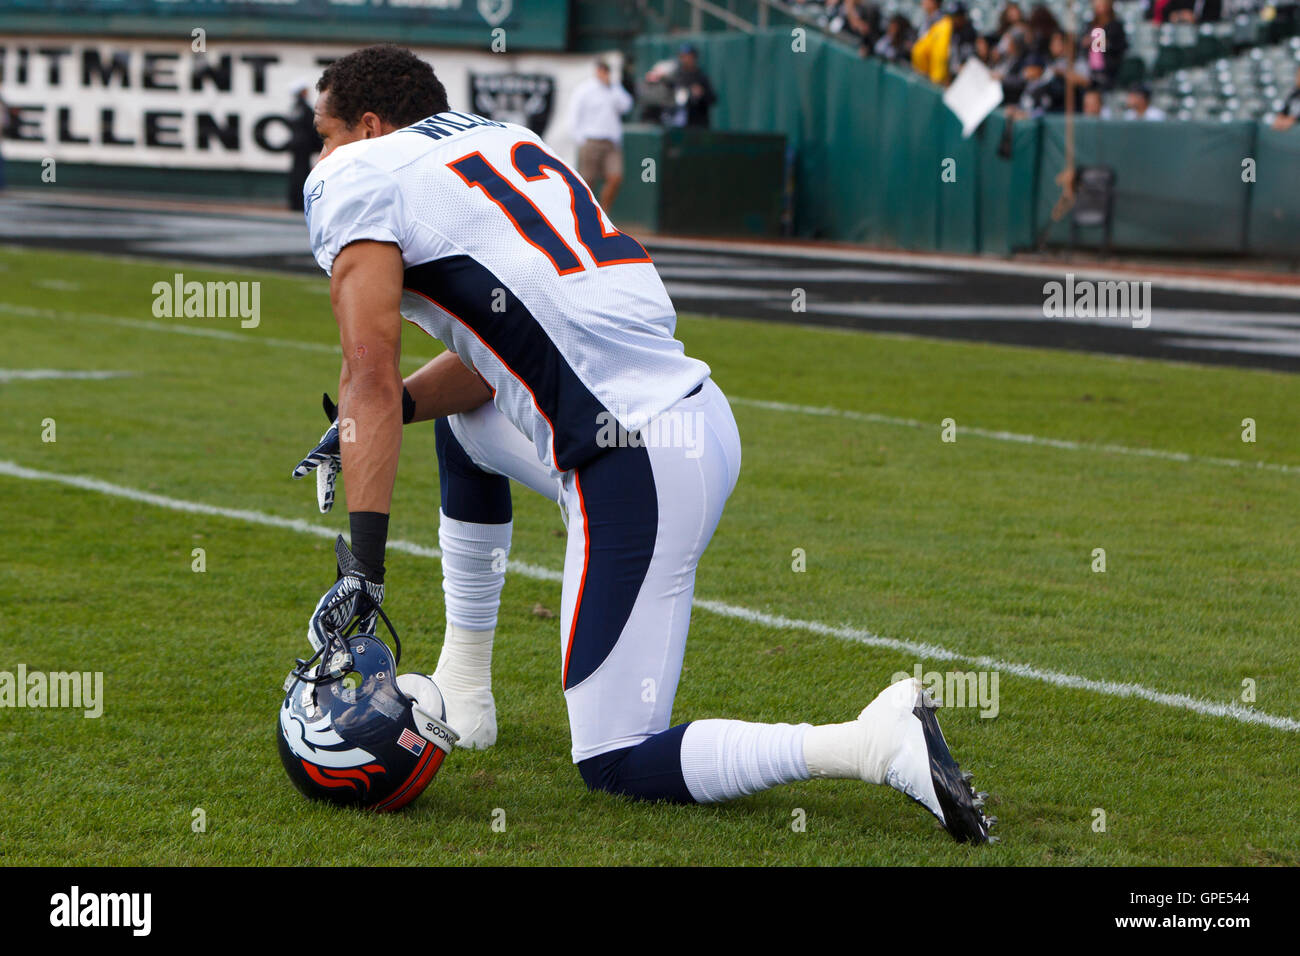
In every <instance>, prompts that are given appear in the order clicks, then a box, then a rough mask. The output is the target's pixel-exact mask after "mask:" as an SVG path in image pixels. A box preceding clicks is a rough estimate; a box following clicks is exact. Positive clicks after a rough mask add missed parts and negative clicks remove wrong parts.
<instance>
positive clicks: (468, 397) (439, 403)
mask: <svg viewBox="0 0 1300 956" xmlns="http://www.w3.org/2000/svg"><path fill="white" fill-rule="evenodd" d="M404 384H405V385H406V390H407V392H408V393H410V396H411V398H412V400H413V401H414V402H415V415H414V417H413V418H412V419H411V421H412V422H427V421H429V420H430V419H434V418H446V417H447V416H448V415H456V414H459V413H460V412H469V411H473V410H474V409H476V408H478V407H479V406H480V405H482V404H483V403H484V402H486V401H489V400H491V398H492V390H491V389H490V388H488V387H487V384H486V383H485V382H484V381H483V379H481V378H479V375H478V373H477V372H475V371H474V370H473V369H471V368H469V367H468V366H466V365H465V363H464V362H462V361H461V360H460V357H459V356H458V355H457V354H456V353H455V352H452V351H446V352H443V353H442V354H441V355H439V356H438V357H437V358H435V359H433V360H432V361H431V362H428V363H426V364H425V365H424V366H422V367H421V368H420V369H419V370H418V371H416V372H413V373H412V374H411V375H410V376H408V377H407V379H406V382H405V383H404Z"/></svg>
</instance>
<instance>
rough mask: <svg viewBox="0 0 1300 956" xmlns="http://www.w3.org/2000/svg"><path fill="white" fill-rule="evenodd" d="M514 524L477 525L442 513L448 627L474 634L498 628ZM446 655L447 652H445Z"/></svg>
mask: <svg viewBox="0 0 1300 956" xmlns="http://www.w3.org/2000/svg"><path fill="white" fill-rule="evenodd" d="M513 526H514V525H513V522H509V521H508V522H506V523H505V524H474V523H471V522H468V521H458V520H457V519H455V518H448V517H447V516H446V515H445V514H443V513H442V511H441V510H440V511H439V512H438V546H439V547H440V548H441V549H442V593H443V595H444V596H445V599H446V605H447V623H448V625H452V624H454V625H456V626H457V627H461V628H465V629H467V630H470V631H488V632H491V631H493V630H495V629H496V626H497V610H498V609H499V608H500V607H501V588H502V586H503V585H504V584H505V583H506V558H508V557H509V555H510V533H511V530H512V529H513ZM444 651H445V649H444Z"/></svg>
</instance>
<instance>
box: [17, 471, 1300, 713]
mask: <svg viewBox="0 0 1300 956" xmlns="http://www.w3.org/2000/svg"><path fill="white" fill-rule="evenodd" d="M0 475H4V476H8V477H10V478H20V479H23V480H26V481H43V482H53V483H56V484H61V485H66V486H69V487H73V488H79V489H81V490H83V491H93V492H96V493H98V494H103V495H110V496H112V497H115V498H125V499H127V500H130V501H137V502H140V503H142V504H147V505H152V506H154V507H158V508H166V509H168V510H170V511H181V512H185V513H188V514H200V515H208V516H210V517H214V518H226V519H229V520H233V521H243V522H246V523H248V524H256V525H262V526H265V527H270V528H280V529H283V530H287V531H296V532H299V533H301V534H310V535H315V536H316V537H320V538H333V537H334V536H335V535H336V534H338V531H337V530H336V529H335V528H330V527H325V526H323V525H319V524H315V523H313V522H310V521H304V520H302V519H300V518H281V517H279V516H277V515H270V514H266V513H265V512H261V511H252V510H247V509H239V508H222V507H218V506H216V505H208V504H203V503H201V502H197V501H185V500H182V499H180V498H171V497H168V496H166V495H157V494H153V493H151V492H147V491H139V490H137V489H135V488H128V487H125V486H123V485H115V484H112V483H111V482H107V481H102V480H100V479H98V478H91V477H88V476H84V475H69V474H63V473H59V472H51V471H39V470H37V469H34V468H25V467H23V466H22V465H19V464H16V463H15V462H12V461H3V460H0ZM388 547H389V548H391V549H392V550H394V551H400V552H403V553H405V554H410V555H414V556H416V557H422V558H438V557H440V552H439V551H438V549H437V548H430V547H426V546H425V545H420V544H416V543H414V542H411V541H403V540H400V539H399V540H394V541H390V542H389V543H388ZM510 570H511V571H513V572H515V573H516V574H521V575H523V576H524V577H527V578H533V579H535V580H540V581H550V582H556V583H558V582H559V581H560V580H561V575H560V572H559V571H555V570H552V569H550V568H545V567H540V566H538V565H533V564H528V563H526V562H522V561H516V560H511V562H510ZM695 607H697V608H699V609H700V610H702V611H708V612H709V613H711V614H716V615H718V616H719V617H726V618H732V619H734V620H741V621H746V622H749V623H751V624H757V625H760V626H763V627H770V628H774V629H777V630H792V631H803V632H804V633H807V634H816V635H818V636H822V637H834V638H838V639H839V640H843V641H851V642H853V643H857V644H865V645H867V646H869V647H880V648H887V649H890V650H895V651H901V652H903V653H905V654H908V655H910V656H915V657H923V658H929V659H932V660H943V661H952V662H955V663H961V664H967V665H972V666H974V667H977V668H980V669H982V670H996V671H998V672H1000V673H1005V674H1012V675H1015V676H1017V677H1024V678H1027V679H1029V680H1035V681H1040V682H1042V683H1045V684H1051V685H1053V686H1056V687H1064V688H1068V689H1071V690H1082V691H1087V692H1089V693H1093V694H1099V695H1102V696H1105V697H1121V698H1123V697H1135V698H1138V699H1140V700H1145V701H1149V702H1150V703H1153V704H1160V705H1162V706H1164V707H1172V708H1175V709H1178V710H1185V711H1189V712H1191V713H1195V714H1201V715H1204V716H1207V717H1227V718H1230V719H1232V720H1236V721H1240V722H1241V723H1244V724H1258V725H1261V726H1264V727H1271V728H1273V729H1275V730H1287V731H1292V732H1296V731H1300V720H1296V719H1294V718H1292V717H1283V716H1279V715H1275V714H1268V713H1265V712H1263V711H1258V710H1252V709H1249V708H1246V707H1242V706H1241V705H1240V704H1236V703H1230V704H1221V703H1216V702H1214V701H1208V700H1202V699H1201V698H1198V697H1192V696H1190V695H1187V694H1174V693H1166V692H1164V691H1158V690H1153V689H1151V688H1149V687H1144V686H1142V685H1141V684H1127V683H1118V682H1116V681H1107V680H1095V679H1093V678H1090V677H1081V676H1078V675H1076V674H1066V673H1063V672H1060V671H1053V670H1046V669H1044V668H1040V667H1034V666H1033V665H1030V664H1018V663H1015V662H1012V661H1003V660H998V659H996V658H992V657H985V656H973V655H968V654H962V653H960V652H959V651H954V650H950V649H948V648H946V647H940V646H937V645H934V644H923V643H918V642H914V641H903V640H898V639H896V638H891V637H881V636H880V635H877V634H873V633H871V632H870V631H866V630H863V629H860V628H854V627H847V626H836V625H832V624H825V623H822V622H820V621H806V620H801V619H798V618H788V617H782V616H779V615H774V614H766V613H764V612H762V611H754V610H751V609H750V608H745V607H740V606H738V605H735V604H726V603H724V602H721V601H709V600H703V599H698V598H697V599H696V601H695Z"/></svg>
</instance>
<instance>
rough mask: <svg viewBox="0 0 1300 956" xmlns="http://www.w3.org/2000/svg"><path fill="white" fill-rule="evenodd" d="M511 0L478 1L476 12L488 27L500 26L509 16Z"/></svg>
mask: <svg viewBox="0 0 1300 956" xmlns="http://www.w3.org/2000/svg"><path fill="white" fill-rule="evenodd" d="M513 5H514V4H513V2H512V0H478V12H479V14H480V15H482V17H483V19H484V20H486V21H487V22H488V26H492V27H496V26H500V25H501V23H502V21H504V20H505V18H506V17H508V16H510V8H511V7H512V6H513Z"/></svg>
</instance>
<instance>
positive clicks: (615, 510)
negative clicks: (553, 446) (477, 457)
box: [564, 446, 659, 690]
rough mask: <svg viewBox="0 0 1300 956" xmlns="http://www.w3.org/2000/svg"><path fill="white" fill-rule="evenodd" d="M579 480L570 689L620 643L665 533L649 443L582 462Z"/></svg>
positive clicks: (566, 675)
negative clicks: (578, 578) (581, 551)
mask: <svg viewBox="0 0 1300 956" xmlns="http://www.w3.org/2000/svg"><path fill="white" fill-rule="evenodd" d="M574 480H575V481H576V483H577V487H578V491H579V497H580V500H581V503H582V522H583V533H584V534H585V536H586V550H585V554H586V557H585V561H584V564H583V572H582V585H581V591H580V594H579V597H578V606H577V610H576V612H575V613H574V616H573V623H572V625H571V626H570V631H569V647H568V650H567V652H566V654H565V661H564V687H565V689H566V690H567V689H569V688H570V687H574V686H576V685H577V684H580V683H582V682H583V681H584V680H586V679H587V678H588V677H590V676H591V674H592V673H593V672H595V670H596V668H597V667H599V666H600V665H601V662H603V661H604V660H605V658H606V657H608V656H609V652H610V651H612V650H613V649H614V645H615V644H616V643H617V642H618V639H619V636H620V635H621V634H622V632H623V627H624V625H626V624H627V621H628V618H629V617H631V615H632V606H633V605H634V604H635V603H636V599H637V595H638V594H640V593H641V585H642V584H643V583H644V581H645V577H646V572H647V571H648V570H649V569H650V560H651V559H652V558H653V557H654V553H655V539H656V538H657V537H658V531H659V501H658V493H657V491H656V489H655V479H654V472H653V471H652V470H651V468H650V455H649V453H648V452H647V451H646V449H645V448H643V447H631V446H627V447H616V448H611V449H609V450H608V451H606V452H605V453H604V454H602V455H598V456H597V457H595V458H593V459H591V460H590V461H588V462H586V463H585V464H583V465H580V466H579V467H578V468H577V470H576V473H575V478H574ZM570 520H572V517H571V519H570Z"/></svg>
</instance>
